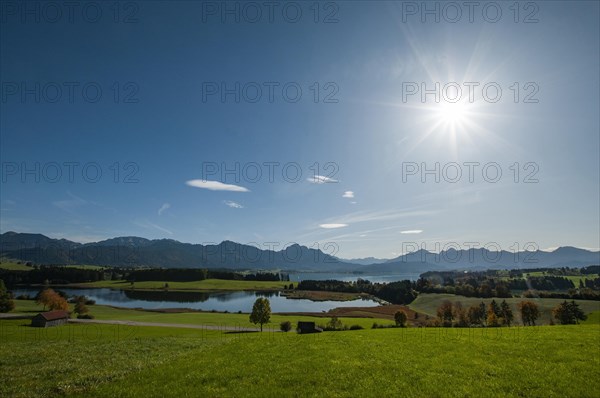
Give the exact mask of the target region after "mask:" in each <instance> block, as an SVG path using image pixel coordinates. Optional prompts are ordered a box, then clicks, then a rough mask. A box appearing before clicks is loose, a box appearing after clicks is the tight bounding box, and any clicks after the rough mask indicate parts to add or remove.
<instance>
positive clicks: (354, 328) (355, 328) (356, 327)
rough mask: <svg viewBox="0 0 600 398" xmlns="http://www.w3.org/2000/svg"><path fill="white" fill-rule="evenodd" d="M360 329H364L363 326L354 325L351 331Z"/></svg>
mask: <svg viewBox="0 0 600 398" xmlns="http://www.w3.org/2000/svg"><path fill="white" fill-rule="evenodd" d="M360 329H364V328H363V327H362V326H360V325H352V326H350V330H360Z"/></svg>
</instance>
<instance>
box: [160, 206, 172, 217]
mask: <svg viewBox="0 0 600 398" xmlns="http://www.w3.org/2000/svg"><path fill="white" fill-rule="evenodd" d="M169 208H171V204H170V203H164V204H163V205H162V206H160V209H158V215H159V216H162V214H163V212H164V211H165V210H167V209H169Z"/></svg>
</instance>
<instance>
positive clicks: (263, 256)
mask: <svg viewBox="0 0 600 398" xmlns="http://www.w3.org/2000/svg"><path fill="white" fill-rule="evenodd" d="M0 258H4V259H14V260H21V261H30V262H32V263H34V264H62V265H66V264H89V265H104V266H122V267H137V266H147V267H163V268H229V269H253V270H265V269H279V270H288V271H291V270H295V271H321V272H360V273H365V274H401V273H422V272H426V271H443V270H456V269H465V270H466V269H471V270H472V269H514V268H539V267H564V266H569V267H582V266H587V265H597V264H600V252H598V251H595V252H594V251H589V250H585V249H580V248H576V247H570V246H566V247H559V248H558V249H556V250H554V251H541V250H537V251H521V252H516V253H512V252H509V251H505V250H502V251H489V250H487V249H483V248H479V249H468V250H455V249H449V250H445V251H442V252H440V253H432V252H428V251H426V250H418V251H415V252H412V253H408V254H405V255H402V256H399V257H397V258H394V259H391V260H381V259H377V258H373V257H369V258H366V259H351V260H344V259H340V258H336V257H333V256H331V255H329V254H326V253H324V252H322V251H321V250H315V249H310V248H308V247H306V246H301V245H298V244H295V245H291V246H289V247H287V248H285V249H283V250H279V251H274V250H261V249H258V248H256V247H254V246H249V245H244V244H240V243H236V242H232V241H223V242H221V243H219V244H214V245H201V244H191V243H182V242H179V241H176V240H172V239H155V240H149V239H145V238H140V237H135V236H127V237H116V238H112V239H107V240H103V241H100V242H91V243H79V242H73V241H70V240H67V239H53V238H49V237H47V236H45V235H42V234H31V233H17V232H6V233H4V234H1V235H0Z"/></svg>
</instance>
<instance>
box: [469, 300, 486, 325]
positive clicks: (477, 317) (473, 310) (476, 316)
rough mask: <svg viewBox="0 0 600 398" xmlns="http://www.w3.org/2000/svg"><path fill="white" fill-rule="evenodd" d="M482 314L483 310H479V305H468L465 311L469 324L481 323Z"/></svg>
mask: <svg viewBox="0 0 600 398" xmlns="http://www.w3.org/2000/svg"><path fill="white" fill-rule="evenodd" d="M484 308H485V305H484ZM484 316H485V312H481V307H480V306H478V305H473V306H471V307H469V310H468V311H467V318H468V320H469V324H470V325H483V317H484Z"/></svg>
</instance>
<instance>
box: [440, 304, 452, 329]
mask: <svg viewBox="0 0 600 398" xmlns="http://www.w3.org/2000/svg"><path fill="white" fill-rule="evenodd" d="M437 316H438V318H439V320H440V322H441V323H442V325H443V326H444V327H450V326H452V321H453V320H454V313H453V312H452V302H451V301H449V300H444V301H443V302H442V304H441V305H440V306H439V307H438V309H437Z"/></svg>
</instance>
